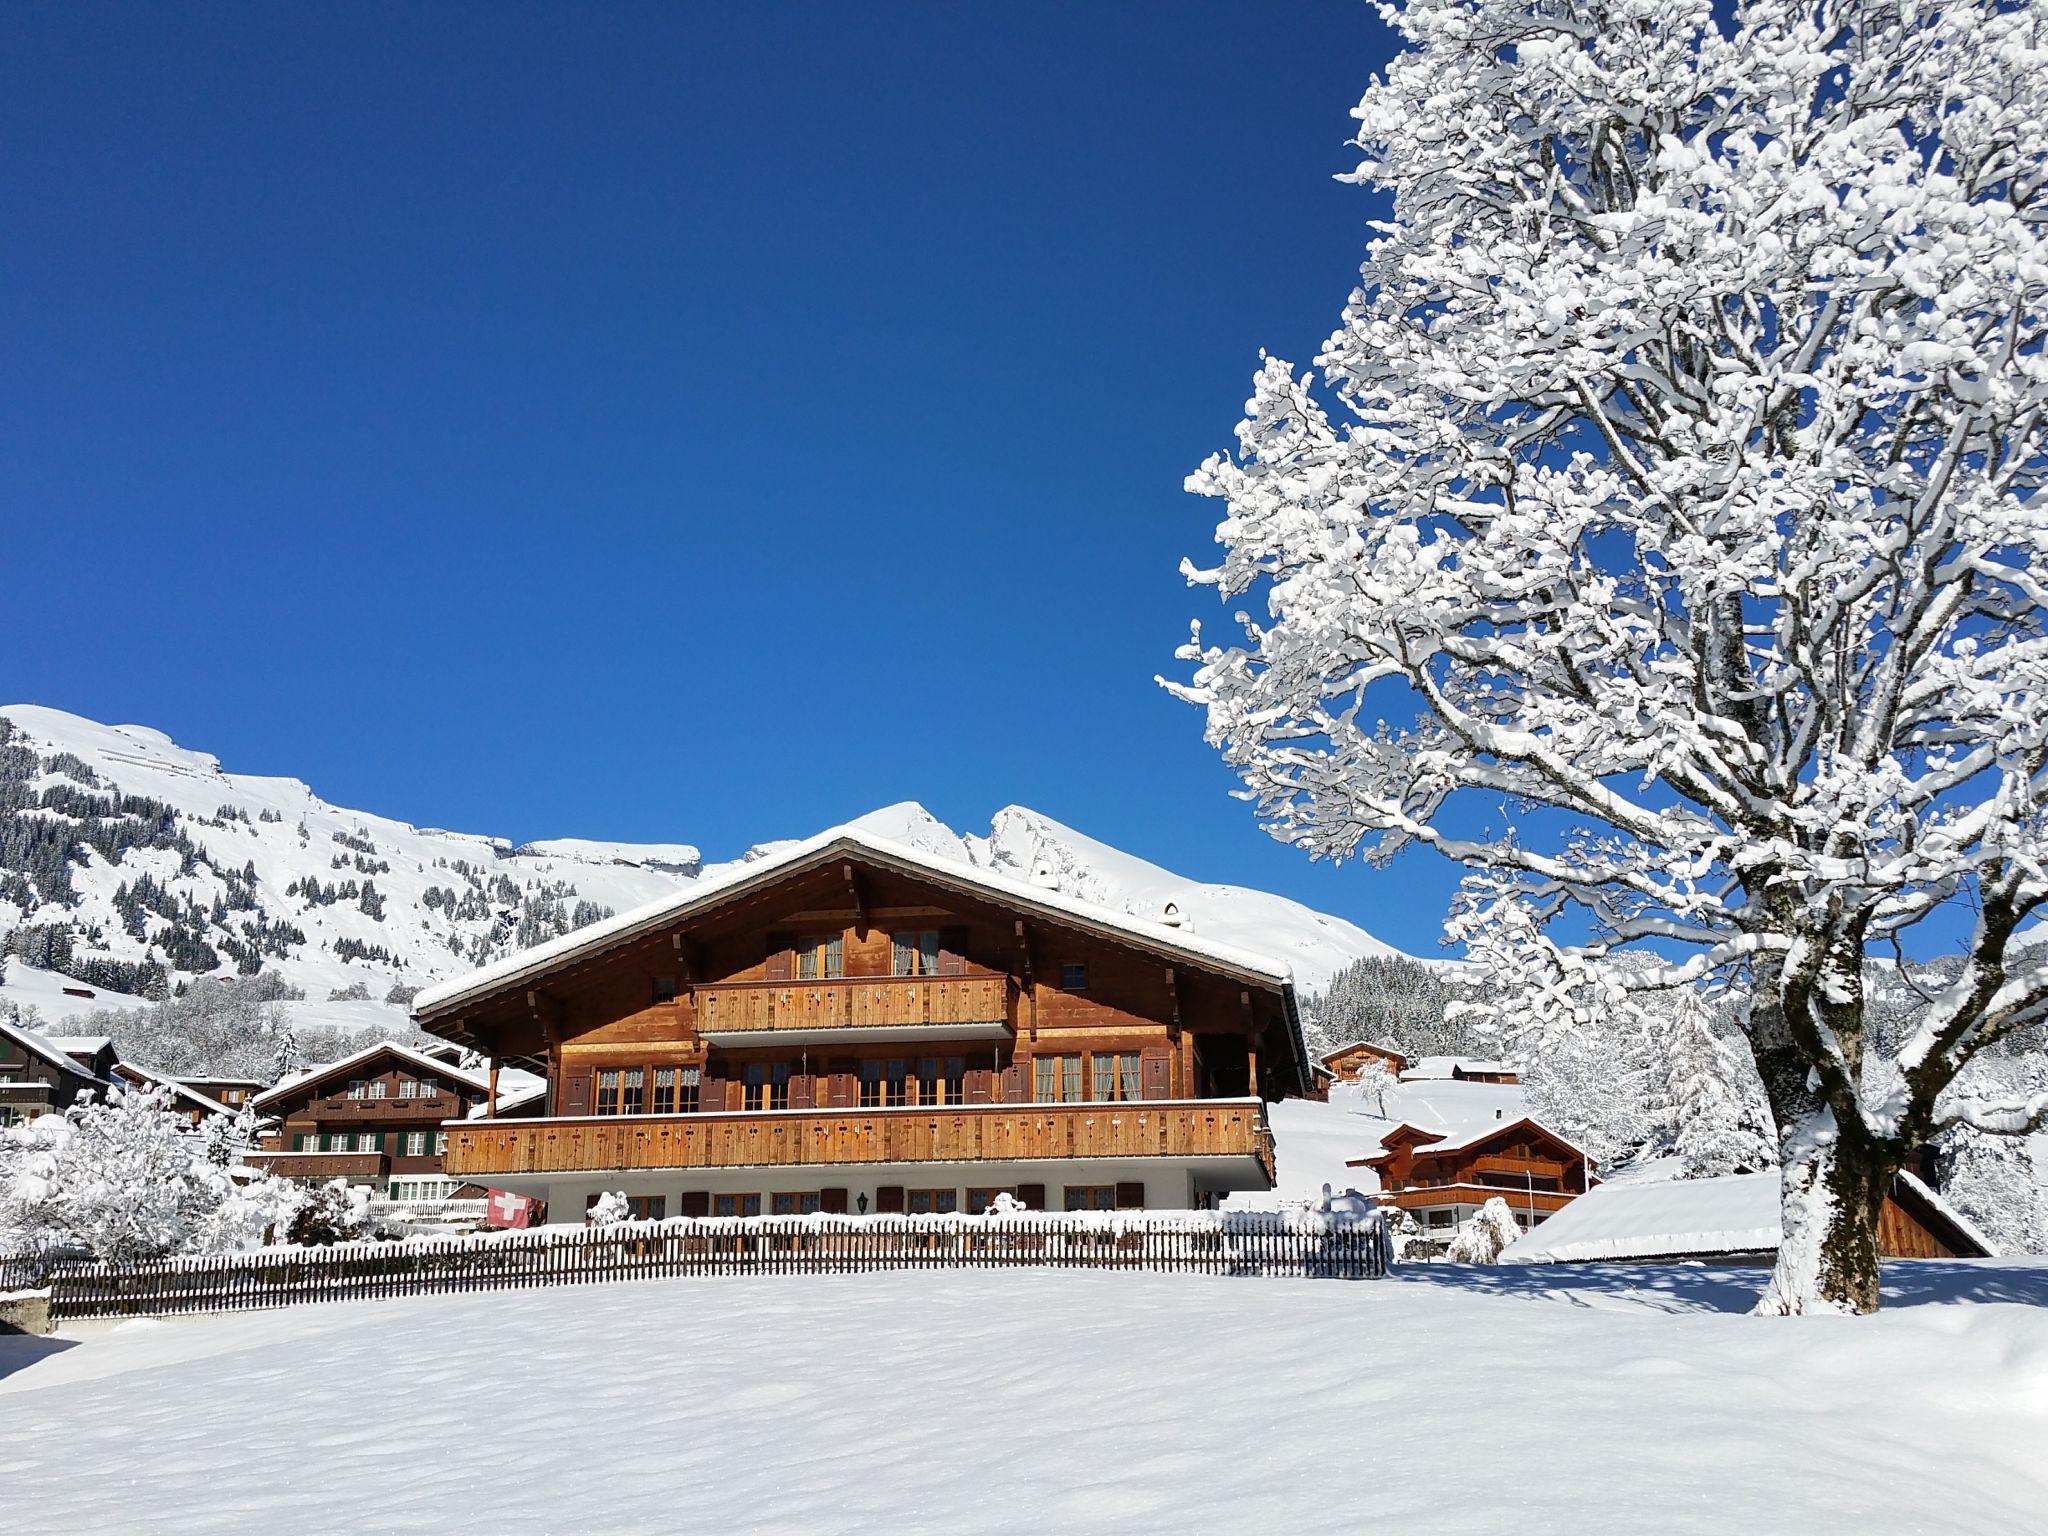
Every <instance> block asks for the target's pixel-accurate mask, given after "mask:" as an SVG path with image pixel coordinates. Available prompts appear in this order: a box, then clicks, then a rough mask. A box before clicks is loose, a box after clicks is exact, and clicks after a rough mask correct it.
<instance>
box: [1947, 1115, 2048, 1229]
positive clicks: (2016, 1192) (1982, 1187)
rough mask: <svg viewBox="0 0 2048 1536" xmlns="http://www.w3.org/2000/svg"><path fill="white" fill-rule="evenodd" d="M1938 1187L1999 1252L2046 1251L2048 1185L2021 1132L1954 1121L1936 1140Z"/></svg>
mask: <svg viewBox="0 0 2048 1536" xmlns="http://www.w3.org/2000/svg"><path fill="white" fill-rule="evenodd" d="M1937 1161H1938V1164H1939V1167H1940V1170H1941V1192H1942V1194H1943V1196H1945V1197H1946V1198H1947V1199H1948V1200H1949V1201H1950V1202H1951V1203H1952V1204H1953V1205H1954V1206H1955V1207H1956V1208H1957V1209H1958V1210H1960V1211H1961V1212H1962V1213H1963V1214H1964V1215H1965V1216H1967V1217H1969V1218H1970V1220H1971V1221H1972V1222H1974V1223H1975V1224H1976V1225H1977V1227H1978V1229H1979V1230H1980V1231H1982V1232H1983V1233H1984V1235H1985V1236H1986V1237H1988V1238H1990V1239H1991V1241H1992V1243H1993V1244H1995V1245H1996V1246H1997V1248H1998V1251H1999V1252H2000V1253H2048V1186H2044V1185H2043V1184H2042V1182H2041V1180H2042V1171H2041V1170H2040V1169H2038V1168H2036V1167H2035V1165H2034V1149H2033V1148H2032V1147H2030V1146H2028V1145H2027V1142H2026V1140H2025V1138H2023V1137H2019V1136H1987V1135H1986V1134H1985V1133H1984V1132H1982V1131H1979V1130H1973V1129H1972V1128H1971V1127H1969V1126H1967V1125H1958V1126H1952V1127H1951V1128H1950V1129H1949V1130H1947V1131H1945V1132H1943V1134H1942V1137H1941V1140H1940V1142H1939V1143H1938V1152H1937Z"/></svg>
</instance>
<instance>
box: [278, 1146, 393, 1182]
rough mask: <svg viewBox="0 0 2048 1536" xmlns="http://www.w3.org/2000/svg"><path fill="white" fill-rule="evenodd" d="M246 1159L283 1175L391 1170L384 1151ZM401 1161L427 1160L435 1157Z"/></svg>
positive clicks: (367, 1174) (370, 1174)
mask: <svg viewBox="0 0 2048 1536" xmlns="http://www.w3.org/2000/svg"><path fill="white" fill-rule="evenodd" d="M244 1161H246V1162H247V1163H248V1164H249V1166H250V1167H252V1168H261V1169H262V1170H264V1172H266V1173H274V1174H276V1175H277V1176H278V1177H279V1178H281V1179H362V1178H371V1179H381V1178H383V1177H384V1176H385V1175H386V1174H387V1173H389V1172H390V1171H391V1159H390V1158H389V1157H388V1156H386V1155H385V1154H384V1153H382V1152H251V1153H249V1154H248V1155H247V1156H246V1158H245V1159H244ZM400 1161H402V1162H409V1163H427V1162H431V1161H432V1159H430V1158H424V1157H414V1158H402V1159H400Z"/></svg>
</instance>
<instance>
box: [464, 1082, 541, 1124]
mask: <svg viewBox="0 0 2048 1536" xmlns="http://www.w3.org/2000/svg"><path fill="white" fill-rule="evenodd" d="M520 1075H521V1076H522V1077H531V1076H532V1074H531V1073H521V1074H520ZM547 1091H548V1081H547V1079H546V1078H544V1077H536V1078H534V1079H533V1081H532V1082H527V1083H520V1084H519V1085H518V1086H516V1087H512V1088H507V1087H505V1086H504V1085H503V1084H502V1083H500V1084H499V1086H498V1107H497V1111H496V1112H497V1113H498V1114H501V1115H502V1114H504V1113H505V1111H507V1110H508V1109H520V1108H523V1107H524V1106H526V1105H528V1104H531V1103H532V1102H533V1101H534V1100H535V1099H539V1098H544V1097H546V1095H547ZM491 1114H492V1109H491V1106H490V1105H488V1104H479V1105H477V1106H476V1108H474V1109H472V1110H471V1111H470V1112H469V1118H470V1119H472V1120H484V1119H488V1118H489V1117H490V1115H491Z"/></svg>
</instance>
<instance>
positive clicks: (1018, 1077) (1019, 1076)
mask: <svg viewBox="0 0 2048 1536" xmlns="http://www.w3.org/2000/svg"><path fill="white" fill-rule="evenodd" d="M1002 1085H1003V1102H1004V1103H1005V1104H1029V1103H1030V1102H1031V1069H1030V1064H1029V1063H1028V1062H1022V1061H1013V1062H1011V1063H1010V1064H1009V1065H1008V1066H1007V1067H1005V1068H1003V1076H1002Z"/></svg>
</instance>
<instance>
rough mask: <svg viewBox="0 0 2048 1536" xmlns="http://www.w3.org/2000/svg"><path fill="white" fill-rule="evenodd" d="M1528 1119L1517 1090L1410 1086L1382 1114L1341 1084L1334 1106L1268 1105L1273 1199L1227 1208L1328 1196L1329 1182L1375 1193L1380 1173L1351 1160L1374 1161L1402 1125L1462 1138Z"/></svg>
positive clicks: (1251, 1197) (1375, 1103)
mask: <svg viewBox="0 0 2048 1536" xmlns="http://www.w3.org/2000/svg"><path fill="white" fill-rule="evenodd" d="M1528 1113H1529V1101H1528V1099H1527V1098H1526V1097H1524V1095H1523V1093H1522V1090H1521V1088H1520V1087H1519V1086H1517V1085H1514V1084H1505V1083H1504V1084H1494V1083H1454V1082H1449V1081H1441V1082H1414V1083H1402V1084H1400V1085H1399V1086H1398V1087H1394V1088H1390V1089H1388V1090H1387V1093H1386V1099H1385V1113H1384V1114H1382V1113H1381V1100H1380V1098H1379V1097H1378V1096H1377V1095H1374V1096H1371V1097H1368V1096H1366V1095H1364V1094H1362V1093H1361V1092H1360V1091H1359V1088H1358V1085H1357V1084H1356V1083H1333V1084H1331V1085H1330V1101H1329V1102H1328V1103H1327V1104H1324V1103H1320V1102H1318V1101H1317V1100H1315V1099H1283V1100H1282V1101H1281V1102H1279V1103H1277V1104H1268V1105H1267V1106H1266V1119H1267V1123H1268V1124H1270V1125H1271V1126H1272V1128H1273V1144H1274V1155H1275V1161H1276V1172H1277V1174H1278V1177H1277V1179H1276V1180H1275V1183H1274V1187H1273V1189H1272V1191H1271V1192H1270V1193H1268V1192H1260V1193H1257V1194H1235V1195H1231V1196H1229V1197H1228V1199H1227V1200H1226V1202H1225V1203H1226V1204H1227V1205H1228V1206H1229V1207H1230V1208H1231V1209H1233V1210H1246V1209H1252V1208H1255V1207H1264V1206H1270V1205H1272V1204H1274V1203H1275V1202H1276V1201H1279V1200H1305V1199H1308V1198H1310V1197H1312V1196H1314V1195H1317V1194H1319V1193H1321V1191H1322V1187H1323V1186H1324V1185H1325V1184H1328V1185H1329V1186H1330V1187H1331V1188H1332V1189H1338V1190H1341V1189H1356V1190H1359V1191H1360V1192H1362V1193H1364V1194H1371V1193H1373V1192H1374V1191H1376V1190H1377V1189H1378V1188H1379V1178H1378V1176H1377V1175H1376V1174H1375V1173H1374V1172H1373V1171H1372V1169H1370V1168H1347V1167H1345V1166H1344V1165H1345V1163H1346V1162H1347V1161H1348V1160H1349V1159H1351V1158H1359V1157H1371V1156H1373V1155H1374V1154H1375V1153H1377V1152H1378V1151H1379V1150H1380V1148H1381V1146H1382V1138H1383V1137H1384V1136H1385V1135H1386V1133H1387V1132H1388V1131H1391V1130H1392V1129H1393V1128H1394V1127H1395V1126H1397V1125H1400V1124H1401V1123H1402V1122H1404V1121H1405V1122H1406V1123H1408V1124H1410V1125H1417V1126H1421V1127H1423V1128H1424V1129H1426V1130H1433V1131H1442V1132H1443V1133H1444V1134H1445V1135H1446V1136H1449V1137H1454V1138H1462V1137H1466V1136H1470V1135H1474V1134H1477V1133H1478V1132H1480V1131H1482V1130H1484V1129H1485V1128H1486V1127H1487V1126H1489V1125H1494V1124H1505V1123H1507V1122H1509V1121H1513V1120H1519V1119H1521V1118H1522V1117H1523V1116H1524V1115H1527V1114H1528Z"/></svg>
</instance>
